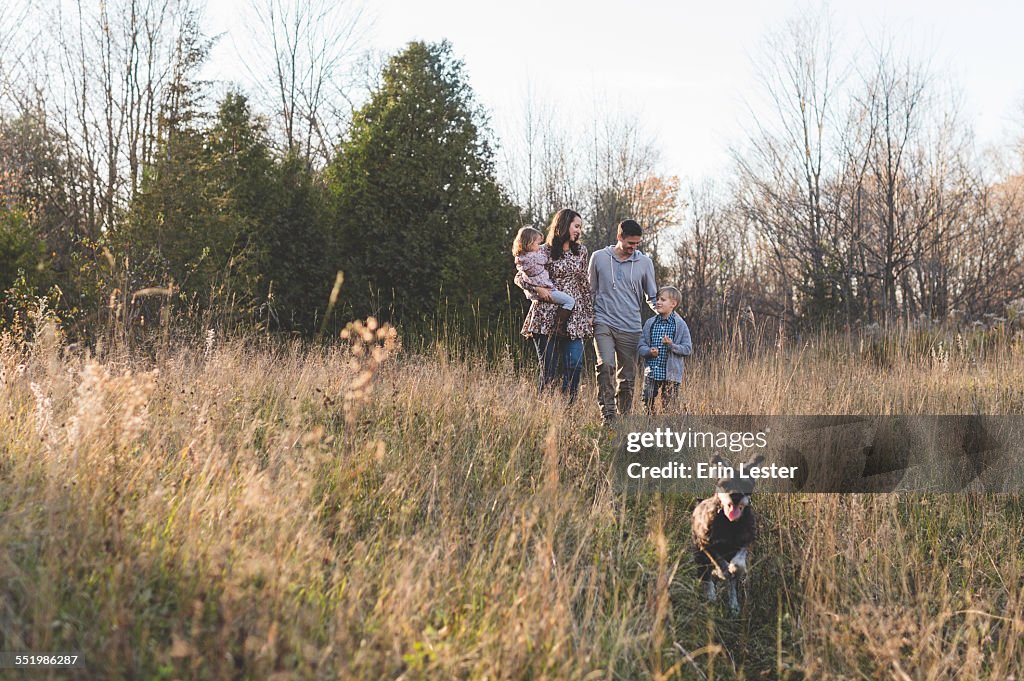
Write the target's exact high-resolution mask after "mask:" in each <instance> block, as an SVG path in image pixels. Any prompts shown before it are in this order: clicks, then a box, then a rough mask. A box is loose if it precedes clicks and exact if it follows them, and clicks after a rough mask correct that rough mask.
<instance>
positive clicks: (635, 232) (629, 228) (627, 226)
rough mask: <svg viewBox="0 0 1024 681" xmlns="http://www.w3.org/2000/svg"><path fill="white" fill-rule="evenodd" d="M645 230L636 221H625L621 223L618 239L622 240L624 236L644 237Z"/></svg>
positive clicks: (617, 233)
mask: <svg viewBox="0 0 1024 681" xmlns="http://www.w3.org/2000/svg"><path fill="white" fill-rule="evenodd" d="M643 235H644V229H643V227H641V226H640V223H639V222H637V221H636V220H623V221H622V222H620V223H619V229H618V230H617V232H616V237H617V238H619V239H621V238H622V237H624V236H643Z"/></svg>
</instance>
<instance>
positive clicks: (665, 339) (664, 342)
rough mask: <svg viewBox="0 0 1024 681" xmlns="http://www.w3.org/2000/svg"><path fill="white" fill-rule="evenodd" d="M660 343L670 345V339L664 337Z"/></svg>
mask: <svg viewBox="0 0 1024 681" xmlns="http://www.w3.org/2000/svg"><path fill="white" fill-rule="evenodd" d="M661 343H662V345H672V338H671V337H670V336H665V337H664V338H662V339H661Z"/></svg>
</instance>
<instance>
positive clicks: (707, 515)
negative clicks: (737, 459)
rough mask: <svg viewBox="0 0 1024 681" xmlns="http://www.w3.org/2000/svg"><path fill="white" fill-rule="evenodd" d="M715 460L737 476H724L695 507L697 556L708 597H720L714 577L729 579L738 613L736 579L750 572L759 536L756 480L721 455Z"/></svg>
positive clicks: (733, 608) (756, 462) (732, 603)
mask: <svg viewBox="0 0 1024 681" xmlns="http://www.w3.org/2000/svg"><path fill="white" fill-rule="evenodd" d="M763 460H764V457H762V456H761V455H757V456H755V457H754V458H753V459H751V460H750V461H749V462H748V463H747V466H746V467H747V468H748V469H749V467H750V466H757V465H759V464H760V463H761V462H762V461H763ZM711 463H712V465H715V466H721V467H724V468H728V469H731V470H732V471H733V476H732V477H729V476H725V477H722V478H720V479H719V480H718V484H717V485H716V486H715V495H714V496H713V497H709V498H707V499H705V500H704V501H702V502H700V503H699V504H697V508H695V509H693V525H692V529H693V558H694V561H695V562H696V563H697V576H698V577H700V580H701V583H702V584H703V586H704V594H705V596H707V599H708V600H709V601H713V600H714V599H715V597H716V590H715V582H714V578H715V577H718V578H719V579H723V580H725V582H726V591H727V593H728V598H729V610H730V611H731V612H732V613H733V614H734V615H735V614H737V613H739V611H740V604H739V599H738V598H737V596H736V581H737V579H738V578H740V577H742V576H744V575H745V574H746V573H747V558H748V551H749V549H750V545H751V544H753V543H754V539H755V538H756V537H757V516H756V515H755V514H754V509H752V508H751V507H750V495H751V494H752V493H753V491H754V480H753V479H752V478H741V477H740V476H739V470H738V469H734V468H733V466H732V464H731V463H729V462H728V461H727V460H726V459H724V458H722V457H721V456H719V455H717V454H716V455H715V456H714V457H713V458H712V459H711Z"/></svg>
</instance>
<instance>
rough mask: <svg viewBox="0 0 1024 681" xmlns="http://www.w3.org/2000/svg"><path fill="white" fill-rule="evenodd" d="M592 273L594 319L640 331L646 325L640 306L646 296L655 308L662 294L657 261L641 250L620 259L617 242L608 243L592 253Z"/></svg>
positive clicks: (621, 329) (613, 325)
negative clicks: (617, 254) (616, 246)
mask: <svg viewBox="0 0 1024 681" xmlns="http://www.w3.org/2000/svg"><path fill="white" fill-rule="evenodd" d="M588 274H589V275H590V290H591V291H593V293H594V323H595V324H605V325H607V326H610V327H612V328H613V329H616V330H618V331H627V332H637V333H639V332H640V331H641V330H642V329H643V326H642V325H641V321H640V306H641V305H643V303H644V299H645V298H646V300H647V305H648V306H649V307H650V308H651V309H652V310H653V309H654V301H655V300H656V299H657V297H658V287H657V285H656V284H655V283H654V262H653V261H652V260H651V259H650V258H649V257H647V256H646V255H644V254H643V253H641V252H640V251H634V252H633V255H631V256H630V257H629V258H628V259H627V260H619V259H618V258H617V257H615V246H607V247H605V248H602V249H601V250H599V251H594V253H593V255H591V256H590V268H589V270H588Z"/></svg>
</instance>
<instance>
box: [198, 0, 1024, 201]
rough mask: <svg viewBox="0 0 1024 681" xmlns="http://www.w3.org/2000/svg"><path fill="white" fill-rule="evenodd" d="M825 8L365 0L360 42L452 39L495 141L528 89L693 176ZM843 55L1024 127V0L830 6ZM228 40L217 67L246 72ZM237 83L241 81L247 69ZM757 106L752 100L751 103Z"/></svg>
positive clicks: (224, 6) (725, 152)
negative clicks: (634, 136) (894, 53)
mask: <svg viewBox="0 0 1024 681" xmlns="http://www.w3.org/2000/svg"><path fill="white" fill-rule="evenodd" d="M244 3H245V0H230V1H229V2H214V3H211V7H210V8H208V10H207V21H208V22H209V24H210V30H211V31H213V32H220V31H227V32H229V33H230V32H232V31H234V32H235V33H236V34H237V32H238V31H237V26H238V19H239V16H240V12H241V11H242V10H241V8H242V6H243V5H244ZM820 6H821V5H820V4H818V3H814V4H810V3H807V2H803V1H802V0H742V1H737V2H731V3H710V2H707V1H706V0H704V1H702V2H699V3H698V2H692V1H690V0H675V1H661V0H657V1H656V0H633V1H632V2H624V1H622V2H620V1H613V0H589V1H583V0H522V1H520V2H515V3H512V2H495V3H490V2H480V1H479V0H434V1H428V0H419V1H414V0H413V1H411V0H366V3H365V7H366V10H365V14H366V16H368V17H370V18H371V19H372V25H369V26H368V28H367V30H366V32H365V34H364V39H363V43H364V45H365V47H368V48H371V49H374V50H377V51H382V52H386V53H393V52H395V51H397V50H400V49H401V48H402V47H403V46H404V45H405V44H406V43H407V42H409V41H410V40H427V41H437V40H441V39H448V40H449V41H451V43H452V45H453V49H454V52H455V55H456V56H457V57H459V58H461V59H462V60H463V61H464V62H465V67H466V73H467V75H468V78H469V82H470V85H471V86H472V87H473V89H474V91H475V93H476V95H477V98H478V101H479V102H480V103H481V104H482V105H483V106H484V107H485V108H486V109H487V110H488V111H489V112H490V113H491V117H492V128H493V130H494V132H495V134H496V136H497V138H498V140H499V143H500V141H501V140H502V139H503V138H510V137H511V136H513V135H515V134H518V130H519V128H520V127H521V124H522V111H523V105H524V104H523V103H524V101H525V99H526V97H527V93H528V92H532V93H533V95H532V96H533V97H535V98H536V100H537V101H542V102H547V103H548V104H549V105H552V106H556V107H557V108H558V110H559V117H560V118H561V119H562V120H564V121H567V124H568V125H569V126H578V125H582V126H585V125H586V121H589V120H592V119H593V116H594V113H595V111H596V110H599V109H600V110H602V111H616V112H628V113H629V114H631V115H635V116H636V118H637V119H638V120H639V121H640V122H641V125H642V128H643V130H644V132H645V133H646V134H647V135H648V136H649V137H652V138H654V139H655V140H656V141H657V144H658V147H659V149H660V150H661V163H662V171H663V172H664V173H666V174H675V175H679V176H681V177H682V178H683V179H684V181H685V180H699V179H700V178H702V177H710V176H718V175H721V174H722V173H723V172H727V169H728V162H729V149H730V146H735V145H737V144H738V143H741V141H742V140H743V138H744V135H745V133H744V130H746V129H748V128H749V126H750V121H751V116H753V115H757V113H758V109H757V105H756V95H757V92H758V87H759V86H758V80H757V77H756V69H755V66H754V62H755V60H756V59H757V58H758V57H759V55H763V54H764V49H765V47H764V43H765V38H766V36H767V35H768V34H769V33H770V32H771V31H774V30H777V29H778V28H779V27H780V26H781V25H782V24H783V23H784V22H785V21H786V20H787V19H789V18H792V17H795V16H798V15H799V14H800V13H801V12H802V11H806V10H807V9H808V8H810V9H812V10H813V9H817V8H819V7H820ZM828 8H829V9H830V11H831V14H832V17H833V25H834V27H835V28H836V29H837V30H838V32H839V40H838V43H837V46H838V47H839V52H840V53H841V54H845V55H851V54H863V53H865V52H869V51H870V46H871V44H872V43H877V42H878V41H879V40H880V38H881V36H883V35H887V36H889V37H890V38H891V39H892V42H893V44H894V46H895V48H896V49H897V50H898V51H899V52H901V53H904V54H907V55H910V56H911V57H913V58H914V59H917V60H921V61H927V62H928V63H929V65H930V68H931V70H932V71H933V73H934V74H935V75H936V77H937V79H938V82H939V83H940V84H942V85H943V86H949V87H952V88H953V89H955V90H958V91H959V92H960V93H961V100H962V106H963V117H964V120H965V121H966V122H967V123H968V124H970V125H971V126H972V127H973V129H974V131H975V133H976V135H977V141H978V143H979V146H980V147H985V146H989V145H1000V144H1003V143H1005V142H1006V141H1008V140H1011V139H1015V138H1016V137H1018V136H1020V135H1021V134H1022V133H1024V46H1022V42H1021V38H1020V27H1021V26H1024V2H1018V1H1014V0H1009V1H1008V0H998V1H997V0H975V2H972V3H967V2H963V0H956V1H953V0H857V1H856V2H852V1H844V2H832V3H830V4H829V5H828ZM233 45H237V41H235V42H234V43H233V41H232V40H224V39H222V40H221V41H220V42H219V43H218V45H217V47H216V48H215V49H214V51H213V54H212V56H211V59H212V64H211V70H210V73H211V74H213V75H214V76H215V77H219V78H227V79H231V78H232V76H233V74H234V73H236V72H237V71H238V70H239V67H238V63H237V60H238V57H237V47H235V46H233ZM239 79H240V80H241V78H239ZM751 106H753V107H754V110H753V112H752V111H751Z"/></svg>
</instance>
